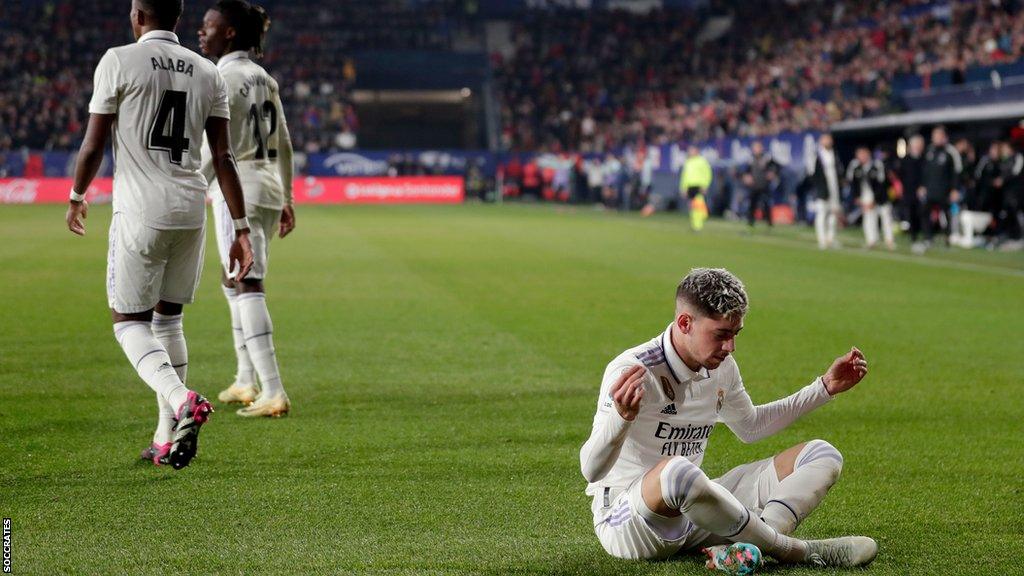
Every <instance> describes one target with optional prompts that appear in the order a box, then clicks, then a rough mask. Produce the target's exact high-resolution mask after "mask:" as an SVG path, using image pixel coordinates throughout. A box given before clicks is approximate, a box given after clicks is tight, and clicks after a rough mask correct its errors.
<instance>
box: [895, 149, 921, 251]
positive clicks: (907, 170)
mask: <svg viewBox="0 0 1024 576" xmlns="http://www.w3.org/2000/svg"><path fill="white" fill-rule="evenodd" d="M908 148H909V149H908V150H907V155H906V156H904V157H903V158H901V159H900V163H899V168H898V170H897V174H898V175H899V179H900V184H902V186H903V202H902V206H901V208H902V213H901V214H900V218H901V219H902V220H903V221H904V222H907V223H908V224H909V232H910V241H911V242H914V243H916V242H917V241H918V236H920V234H921V202H920V200H918V198H917V190H918V189H919V188H920V187H921V177H922V174H923V172H924V138H923V137H922V136H921V135H920V134H915V135H913V136H911V137H910V142H909V145H908Z"/></svg>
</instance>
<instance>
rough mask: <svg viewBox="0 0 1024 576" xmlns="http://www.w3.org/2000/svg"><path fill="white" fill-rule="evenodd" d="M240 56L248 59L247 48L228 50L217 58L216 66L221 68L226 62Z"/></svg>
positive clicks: (237, 58) (238, 58) (230, 61)
mask: <svg viewBox="0 0 1024 576" xmlns="http://www.w3.org/2000/svg"><path fill="white" fill-rule="evenodd" d="M242 58H245V59H246V60H248V59H249V52H248V51H247V50H235V51H234V52H228V53H227V54H225V55H223V56H221V57H220V60H217V68H218V69H221V70H223V69H224V67H225V66H227V65H228V64H230V63H232V62H234V61H235V60H240V59H242Z"/></svg>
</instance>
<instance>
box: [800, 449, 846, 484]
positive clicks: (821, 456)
mask: <svg viewBox="0 0 1024 576" xmlns="http://www.w3.org/2000/svg"><path fill="white" fill-rule="evenodd" d="M811 463H814V464H815V465H816V466H819V467H821V468H824V469H826V470H828V471H829V472H830V473H831V475H832V482H835V481H836V480H838V479H839V474H840V473H841V472H842V471H843V455H842V453H841V452H839V450H838V449H837V448H836V447H835V446H833V445H832V444H830V443H829V442H827V441H825V440H811V441H810V442H808V443H807V446H806V447H805V448H804V449H803V451H802V452H801V453H800V456H799V457H798V458H797V461H796V464H795V465H794V470H796V469H798V468H800V467H801V466H807V465H809V464H811Z"/></svg>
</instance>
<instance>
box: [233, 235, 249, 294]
mask: <svg viewBox="0 0 1024 576" xmlns="http://www.w3.org/2000/svg"><path fill="white" fill-rule="evenodd" d="M236 265H237V268H236ZM228 266H229V267H230V269H231V270H232V271H234V270H236V269H237V270H238V271H237V272H235V275H234V279H235V282H241V281H242V279H243V278H245V275H246V274H248V273H249V269H250V268H252V243H251V242H249V229H248V228H246V229H245V230H244V231H241V232H238V233H236V234H235V241H234V242H232V244H231V249H230V250H228Z"/></svg>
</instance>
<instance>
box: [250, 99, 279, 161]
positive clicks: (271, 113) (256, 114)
mask: <svg viewBox="0 0 1024 576" xmlns="http://www.w3.org/2000/svg"><path fill="white" fill-rule="evenodd" d="M261 112H262V113H261ZM264 118H266V119H269V120H270V130H269V131H267V135H266V136H264V135H263V130H262V126H260V120H261V119H264ZM249 120H250V121H252V137H253V138H255V139H256V159H257V160H263V159H264V158H270V159H271V160H273V159H275V158H277V150H276V149H274V148H268V147H267V145H268V144H269V142H270V137H271V136H273V135H274V132H277V108H275V107H274V103H273V102H271V101H270V100H266V101H264V102H263V109H262V111H261V110H260V109H259V108H257V107H256V105H255V104H253V105H252V106H250V107H249ZM264 150H266V151H265V152H264Z"/></svg>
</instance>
